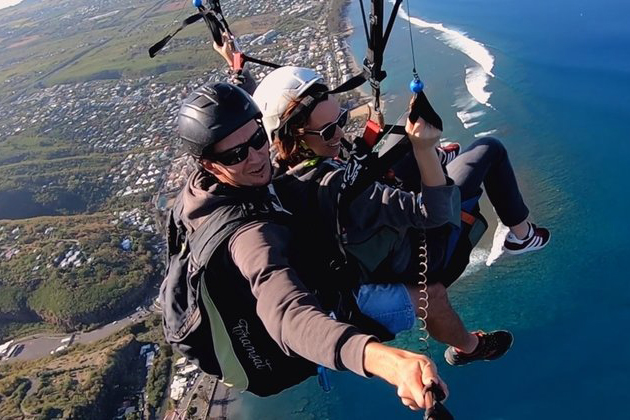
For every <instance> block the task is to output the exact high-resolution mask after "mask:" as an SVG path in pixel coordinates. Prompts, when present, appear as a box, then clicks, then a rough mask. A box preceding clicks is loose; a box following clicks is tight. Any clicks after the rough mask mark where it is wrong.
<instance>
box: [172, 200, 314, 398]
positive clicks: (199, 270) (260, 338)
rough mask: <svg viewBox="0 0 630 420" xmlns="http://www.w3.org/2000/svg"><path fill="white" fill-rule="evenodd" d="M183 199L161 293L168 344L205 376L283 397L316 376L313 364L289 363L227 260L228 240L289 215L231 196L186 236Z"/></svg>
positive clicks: (174, 219) (174, 224) (177, 207)
mask: <svg viewBox="0 0 630 420" xmlns="http://www.w3.org/2000/svg"><path fill="white" fill-rule="evenodd" d="M182 208H183V206H182V202H181V199H178V200H177V201H176V203H175V205H174V207H173V209H172V210H171V212H170V213H169V217H168V228H167V240H168V257H167V268H166V276H165V278H164V281H163V282H162V286H161V288H160V300H161V302H162V312H163V317H162V318H163V328H164V335H165V338H166V341H167V342H168V343H170V344H171V345H172V346H173V347H174V348H175V349H176V350H177V351H178V352H180V353H181V354H182V355H184V356H186V357H187V358H188V359H189V361H191V362H192V363H194V364H196V365H197V366H199V367H200V368H201V370H202V371H204V372H206V373H208V374H211V375H216V376H217V377H218V378H219V379H221V381H223V382H224V383H225V384H226V385H228V386H233V387H235V388H236V389H238V390H248V391H250V392H252V393H254V394H256V395H259V396H267V395H272V394H275V393H278V392H280V391H282V390H283V389H286V388H288V387H290V386H292V385H295V384H297V383H300V382H302V381H303V380H304V379H306V378H308V377H309V376H312V375H314V374H316V366H315V365H314V364H313V363H310V362H309V361H307V360H305V359H302V358H298V357H289V356H287V355H286V354H285V353H283V352H282V350H281V349H280V347H279V346H278V344H277V343H276V342H275V341H274V340H273V339H272V338H271V336H269V334H268V333H267V331H266V329H265V327H264V325H263V324H262V321H261V320H260V318H259V317H258V315H257V313H256V301H255V298H254V296H253V295H252V293H251V288H250V286H249V283H248V282H247V280H245V279H244V278H243V277H242V275H240V271H239V270H238V268H236V267H235V266H234V263H233V262H231V259H230V258H229V257H228V251H227V242H228V241H229V238H230V237H231V236H232V234H233V233H234V232H235V231H236V230H237V229H238V228H239V227H241V226H243V225H245V224H246V223H249V222H252V221H260V220H279V219H282V218H283V217H285V216H284V214H283V213H282V212H279V211H277V210H276V209H275V208H274V206H273V205H272V204H271V203H270V202H269V201H266V200H252V199H251V198H249V199H245V198H244V197H240V198H239V197H234V200H233V201H231V202H226V203H225V204H222V205H221V207H218V208H214V209H204V211H207V212H208V214H210V213H212V217H210V218H208V220H207V222H205V223H204V224H203V225H202V226H200V227H199V229H197V230H195V231H194V232H192V233H191V232H189V231H187V229H186V227H185V226H184V224H183V222H182V220H181V214H182Z"/></svg>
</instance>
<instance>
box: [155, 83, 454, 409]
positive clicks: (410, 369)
mask: <svg viewBox="0 0 630 420" xmlns="http://www.w3.org/2000/svg"><path fill="white" fill-rule="evenodd" d="M259 117H260V111H259V110H258V108H257V107H256V105H255V104H254V102H253V100H252V99H251V97H250V96H249V95H248V94H247V93H245V91H243V90H241V89H240V88H238V87H235V86H232V85H228V84H224V83H215V84H211V85H208V86H204V87H202V88H200V89H197V90H196V91H195V92H193V93H192V94H191V95H190V96H189V97H188V98H187V99H186V100H185V102H184V104H183V105H182V107H181V109H180V114H179V130H180V135H181V137H182V140H183V144H184V147H185V149H186V150H187V151H188V153H190V154H191V155H192V156H194V157H195V158H196V159H197V160H198V162H199V163H200V166H201V167H200V169H198V170H197V171H195V172H194V173H193V174H192V175H191V176H190V178H189V180H188V182H187V184H186V186H185V187H184V189H183V190H182V192H181V193H180V194H179V196H178V198H177V200H176V202H175V204H174V206H173V210H172V212H171V215H170V216H169V257H170V265H169V270H168V271H169V272H168V274H167V278H166V279H165V282H164V283H163V285H162V289H161V298H162V301H163V305H164V327H165V334H166V338H167V340H168V341H169V342H171V343H172V344H173V345H175V346H176V347H177V348H178V349H179V350H180V351H182V352H183V353H185V354H186V355H190V357H191V358H192V359H194V360H196V361H197V362H198V364H199V365H200V366H201V367H202V368H203V369H204V370H205V371H206V372H209V373H212V374H216V375H218V376H219V377H221V378H222V380H223V381H224V382H225V383H228V384H230V385H234V386H235V387H236V388H240V389H242V390H249V391H251V392H253V393H255V394H258V395H269V394H273V393H276V392H279V391H281V390H282V389H284V388H287V387H289V386H291V385H293V384H295V383H299V382H300V381H301V380H303V379H304V378H306V377H308V376H310V375H312V374H314V373H315V371H316V369H315V368H316V365H321V366H325V367H328V368H332V369H336V370H351V371H353V372H354V373H356V374H359V375H362V376H371V375H376V376H379V377H381V378H383V379H385V380H386V381H388V382H389V383H391V384H393V385H395V386H396V387H397V388H398V395H399V396H400V398H401V400H402V402H403V404H405V405H406V406H408V407H410V408H412V409H419V408H423V407H427V406H428V405H430V403H431V396H430V395H431V393H427V392H426V390H427V387H428V386H430V385H431V384H432V383H433V384H438V385H439V386H440V387H441V388H442V389H443V390H444V391H446V386H445V384H444V383H443V382H442V381H441V379H440V378H439V376H438V375H437V371H436V368H435V365H434V364H433V362H432V361H431V360H430V359H429V358H428V357H426V356H423V355H418V354H415V353H412V352H408V351H405V350H401V349H397V348H394V347H390V346H386V345H384V344H381V343H380V342H379V341H378V338H377V336H376V335H372V334H366V333H365V332H366V329H364V328H363V327H362V326H361V325H359V327H357V326H356V325H351V324H349V323H344V322H340V321H338V320H336V319H333V318H332V317H331V316H330V315H329V313H328V312H327V311H325V310H324V309H323V308H322V306H321V304H320V302H319V301H318V299H317V298H316V297H315V295H314V294H313V293H312V289H311V288H310V287H307V286H306V285H305V284H304V283H303V281H302V279H301V278H300V277H299V275H298V273H297V272H296V271H295V269H294V268H293V266H292V264H291V261H292V260H291V254H292V252H294V249H295V247H293V248H292V247H291V246H290V243H291V234H290V230H289V228H288V227H287V226H288V220H289V219H290V215H289V214H288V213H287V212H286V211H285V210H284V209H283V208H282V206H281V204H280V202H279V201H278V199H277V197H276V196H275V193H274V192H273V189H272V188H271V187H270V186H269V182H270V179H271V162H270V159H269V146H268V141H267V138H266V135H265V132H264V130H263V128H262V125H261V123H260V121H259V120H258V118H259ZM200 238H202V240H200ZM172 244H180V245H181V244H183V245H181V246H178V247H177V246H173V247H172V246H171V245H172ZM199 244H201V245H199ZM172 248H173V249H172ZM302 252H304V251H302ZM188 254H190V259H189V260H187V261H186V264H185V265H184V266H185V267H187V270H188V272H187V273H186V272H184V274H185V275H182V274H181V273H176V274H177V275H176V276H173V275H172V274H173V271H174V267H176V264H175V263H176V262H177V261H178V258H179V259H181V258H183V257H182V256H186V255H188ZM200 256H201V257H200ZM179 267H180V268H181V267H182V265H180V266H179ZM200 270H201V272H203V273H204V276H203V278H202V279H200V280H199V279H198V278H197V277H195V274H196V273H199V272H200ZM309 286H310V285H309ZM200 307H201V310H200V309H199V308H200ZM366 325H367V324H366ZM203 326H206V329H204V328H202V327H203ZM366 328H367V327H366ZM367 330H368V331H369V328H367ZM200 348H201V349H202V350H200ZM203 349H207V351H206V352H205V353H211V354H205V353H204V350H203Z"/></svg>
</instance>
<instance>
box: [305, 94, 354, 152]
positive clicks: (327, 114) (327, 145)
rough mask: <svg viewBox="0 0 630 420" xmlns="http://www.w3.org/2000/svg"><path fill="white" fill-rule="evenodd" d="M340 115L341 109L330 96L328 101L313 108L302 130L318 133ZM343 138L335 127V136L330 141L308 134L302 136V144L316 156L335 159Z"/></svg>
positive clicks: (342, 134)
mask: <svg viewBox="0 0 630 420" xmlns="http://www.w3.org/2000/svg"><path fill="white" fill-rule="evenodd" d="M340 113H341V108H340V107H339V103H338V102H337V100H335V98H333V97H332V96H328V99H326V100H325V101H322V102H320V103H318V104H317V105H316V106H315V109H314V110H313V112H311V115H310V116H309V118H308V121H307V122H306V126H305V127H304V128H305V130H306V131H320V130H322V129H324V128H325V127H326V126H327V125H329V124H330V123H334V122H335V121H337V119H338V117H339V114H340ZM343 136H344V132H343V130H342V129H341V128H340V127H339V126H336V127H335V135H334V136H333V137H332V138H331V139H330V140H328V141H325V140H324V139H323V138H322V136H320V135H317V134H311V133H308V134H304V143H306V146H307V147H308V148H309V149H311V150H312V151H313V152H314V153H315V154H316V155H317V156H322V157H336V156H337V155H338V154H339V150H340V149H341V139H342V138H343Z"/></svg>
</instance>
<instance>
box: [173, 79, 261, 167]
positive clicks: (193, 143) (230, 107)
mask: <svg viewBox="0 0 630 420" xmlns="http://www.w3.org/2000/svg"><path fill="white" fill-rule="evenodd" d="M261 116H262V115H261V113H260V109H258V107H257V106H256V104H255V103H254V100H253V99H252V97H251V96H249V94H248V93H247V92H245V91H244V90H243V89H241V88H239V87H237V86H234V85H230V84H228V83H209V84H206V85H204V86H202V87H200V88H199V89H196V90H195V91H194V92H193V93H191V94H190V95H188V97H187V98H186V99H185V100H184V103H183V104H182V106H181V108H180V109H179V118H178V125H179V135H180V136H181V138H182V140H183V143H184V148H185V149H186V151H187V152H188V153H190V154H191V155H193V156H196V157H199V156H203V155H204V151H205V152H206V154H207V152H208V150H205V149H206V148H207V147H208V146H212V145H213V144H215V143H217V142H218V141H220V140H221V139H223V138H225V137H227V136H228V135H230V134H232V133H233V132H234V131H236V130H237V129H239V128H240V127H242V126H244V125H245V124H246V123H247V122H249V121H251V120H252V119H254V118H260V117H261Z"/></svg>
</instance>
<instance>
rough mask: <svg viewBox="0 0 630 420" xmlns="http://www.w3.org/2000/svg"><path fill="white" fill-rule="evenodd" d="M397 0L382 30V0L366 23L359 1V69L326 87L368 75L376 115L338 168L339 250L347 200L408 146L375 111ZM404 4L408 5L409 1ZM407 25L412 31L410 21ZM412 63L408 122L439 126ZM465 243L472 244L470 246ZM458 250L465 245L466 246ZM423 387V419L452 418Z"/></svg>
mask: <svg viewBox="0 0 630 420" xmlns="http://www.w3.org/2000/svg"><path fill="white" fill-rule="evenodd" d="M401 3H402V0H396V1H395V2H394V4H393V9H392V12H391V15H390V16H389V19H388V22H387V27H386V29H385V31H384V32H383V24H384V21H385V19H384V17H385V14H384V10H383V0H371V11H370V16H369V29H368V21H367V20H366V15H365V9H364V7H363V1H362V0H361V1H360V5H361V14H362V17H363V27H364V29H365V35H366V38H367V40H368V51H367V54H366V57H365V59H364V62H363V72H362V73H361V74H359V75H357V76H354V77H353V78H351V79H350V80H348V81H347V82H345V83H344V84H342V85H341V86H339V87H338V88H336V89H334V90H332V91H330V92H329V93H331V94H332V93H339V92H344V91H346V90H349V89H354V88H357V87H359V86H361V85H362V84H363V83H365V82H366V81H369V82H370V85H371V87H372V94H373V97H374V101H373V108H374V111H375V113H376V121H373V120H372V119H369V120H368V122H367V125H366V128H365V131H364V133H363V135H362V136H361V137H358V138H356V139H355V140H354V142H353V144H352V151H351V153H350V158H349V159H348V163H347V166H346V168H345V171H344V174H343V180H342V184H341V188H340V191H339V194H338V197H337V234H338V237H339V241H338V242H339V248H340V254H341V255H345V251H344V249H343V244H344V243H346V242H347V241H346V238H345V228H344V226H346V224H347V221H348V218H349V217H350V214H349V207H350V204H351V203H352V201H353V200H354V199H355V198H356V197H358V196H359V195H360V194H361V193H362V192H363V191H364V190H365V189H366V188H367V187H368V186H369V185H371V184H372V183H373V182H374V181H376V180H378V179H380V178H381V177H382V176H383V174H385V173H386V172H387V170H388V169H389V168H391V167H392V165H393V164H394V163H395V162H397V161H398V160H399V159H401V158H402V156H403V155H404V154H406V153H408V152H409V150H410V142H409V139H408V138H407V137H406V135H405V131H404V127H401V126H393V125H385V124H384V121H383V117H382V113H381V111H380V83H381V82H382V81H383V80H384V79H385V77H386V76H387V74H386V72H385V71H383V69H382V64H383V54H384V51H385V47H386V45H387V41H388V39H389V36H390V34H391V30H392V28H393V25H394V21H395V19H396V15H397V13H398V10H399V8H400V5H401ZM407 7H409V3H408V2H407ZM409 29H410V37H411V27H410V28H409ZM410 40H411V49H412V53H413V38H410ZM413 64H414V66H413V80H412V81H411V83H410V89H411V91H412V92H413V94H414V95H413V98H412V100H411V103H410V109H409V120H410V121H411V122H412V123H415V122H416V121H417V119H418V118H419V117H422V119H423V120H424V121H425V122H426V123H428V124H430V125H432V126H433V127H435V128H437V129H439V130H440V131H442V130H443V126H442V120H441V118H440V116H439V115H438V114H437V113H436V112H435V110H434V109H433V107H432V106H431V104H430V103H429V100H428V99H427V97H426V95H425V94H424V91H423V89H424V85H423V83H422V82H421V81H420V78H419V77H418V75H417V72H416V65H415V55H413ZM389 133H393V134H402V135H403V137H402V139H401V140H399V141H398V142H397V143H395V144H393V145H389V147H388V150H381V148H382V146H383V144H381V140H382V139H383V138H384V136H385V135H386V134H389ZM475 205H476V202H475ZM459 237H461V235H458V236H457V237H454V239H453V243H454V244H458V243H459V242H460V241H459ZM419 242H420V245H419V247H418V248H419V249H418V254H419V255H418V266H419V267H418V268H419V274H418V286H419V290H420V301H419V311H420V316H419V320H418V321H419V325H420V333H421V337H420V342H421V346H422V347H423V348H422V349H421V351H425V352H426V351H428V332H427V330H426V318H427V315H428V305H429V300H428V292H427V269H428V256H427V248H426V235H425V232H424V231H421V232H419ZM456 248H457V247H456V246H454V247H453V252H452V253H451V256H452V255H453V253H454V250H455V249H456ZM461 249H462V248H460V250H461ZM470 249H471V250H472V248H470ZM463 250H464V251H465V248H464V249H463ZM468 255H469V252H468ZM467 258H468V256H466V257H465V258H463V259H465V260H466V262H467ZM427 392H428V394H429V395H431V396H432V400H433V404H432V405H431V406H430V407H428V408H427V410H426V411H425V419H433V420H448V419H452V418H453V416H452V415H451V414H450V413H449V411H448V410H447V409H446V407H444V405H442V403H441V401H442V400H443V399H444V398H445V394H444V391H443V390H442V388H441V387H440V386H439V385H438V384H435V383H434V384H432V385H431V386H430V387H429V388H428V390H427Z"/></svg>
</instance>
